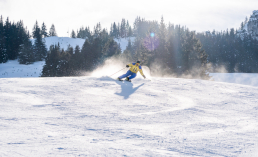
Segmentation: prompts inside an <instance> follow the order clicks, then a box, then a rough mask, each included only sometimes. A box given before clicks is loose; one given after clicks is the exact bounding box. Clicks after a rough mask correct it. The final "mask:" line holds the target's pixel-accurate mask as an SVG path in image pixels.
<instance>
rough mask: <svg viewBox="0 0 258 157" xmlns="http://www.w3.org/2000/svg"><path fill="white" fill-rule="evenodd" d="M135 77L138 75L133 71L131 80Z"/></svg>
mask: <svg viewBox="0 0 258 157" xmlns="http://www.w3.org/2000/svg"><path fill="white" fill-rule="evenodd" d="M135 77H136V73H133V72H132V74H131V76H130V77H129V80H131V79H133V78H135Z"/></svg>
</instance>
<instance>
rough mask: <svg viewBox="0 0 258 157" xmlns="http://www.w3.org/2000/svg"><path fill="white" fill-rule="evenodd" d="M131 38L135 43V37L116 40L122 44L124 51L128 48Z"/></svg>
mask: <svg viewBox="0 0 258 157" xmlns="http://www.w3.org/2000/svg"><path fill="white" fill-rule="evenodd" d="M129 40H131V42H132V43H133V42H134V40H135V37H130V38H121V39H115V41H116V42H117V43H118V44H120V48H121V50H122V52H124V50H125V49H126V46H127V45H128V41H129Z"/></svg>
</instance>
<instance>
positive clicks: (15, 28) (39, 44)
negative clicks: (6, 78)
mask: <svg viewBox="0 0 258 157" xmlns="http://www.w3.org/2000/svg"><path fill="white" fill-rule="evenodd" d="M48 36H57V34H56V31H55V26H54V25H53V24H52V26H51V28H50V30H49V32H47V28H46V25H45V23H43V24H42V26H41V28H40V27H39V25H38V22H37V21H36V23H35V25H34V27H33V30H32V34H30V32H29V31H28V30H27V28H26V27H24V24H23V21H22V20H20V21H19V22H17V23H14V22H11V21H10V20H9V18H8V17H7V19H6V21H5V22H4V21H3V17H2V16H1V18H0V63H6V62H7V61H8V60H15V59H18V60H19V63H20V64H31V63H33V62H35V61H42V60H44V59H45V57H46V54H47V49H46V46H45V43H44V38H45V37H48ZM31 38H34V43H32V40H31Z"/></svg>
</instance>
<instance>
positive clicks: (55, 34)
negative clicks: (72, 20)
mask: <svg viewBox="0 0 258 157" xmlns="http://www.w3.org/2000/svg"><path fill="white" fill-rule="evenodd" d="M49 36H50V37H51V36H57V33H56V29H55V25H54V24H52V25H51V28H50V30H49Z"/></svg>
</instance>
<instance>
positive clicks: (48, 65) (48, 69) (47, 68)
mask: <svg viewBox="0 0 258 157" xmlns="http://www.w3.org/2000/svg"><path fill="white" fill-rule="evenodd" d="M60 58H61V54H60V47H59V46H58V45H51V46H50V48H49V53H48V54H47V57H46V60H45V65H44V66H43V70H42V75H41V77H55V76H59V75H58V74H59V68H60V64H59V63H60V62H59V61H60Z"/></svg>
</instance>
